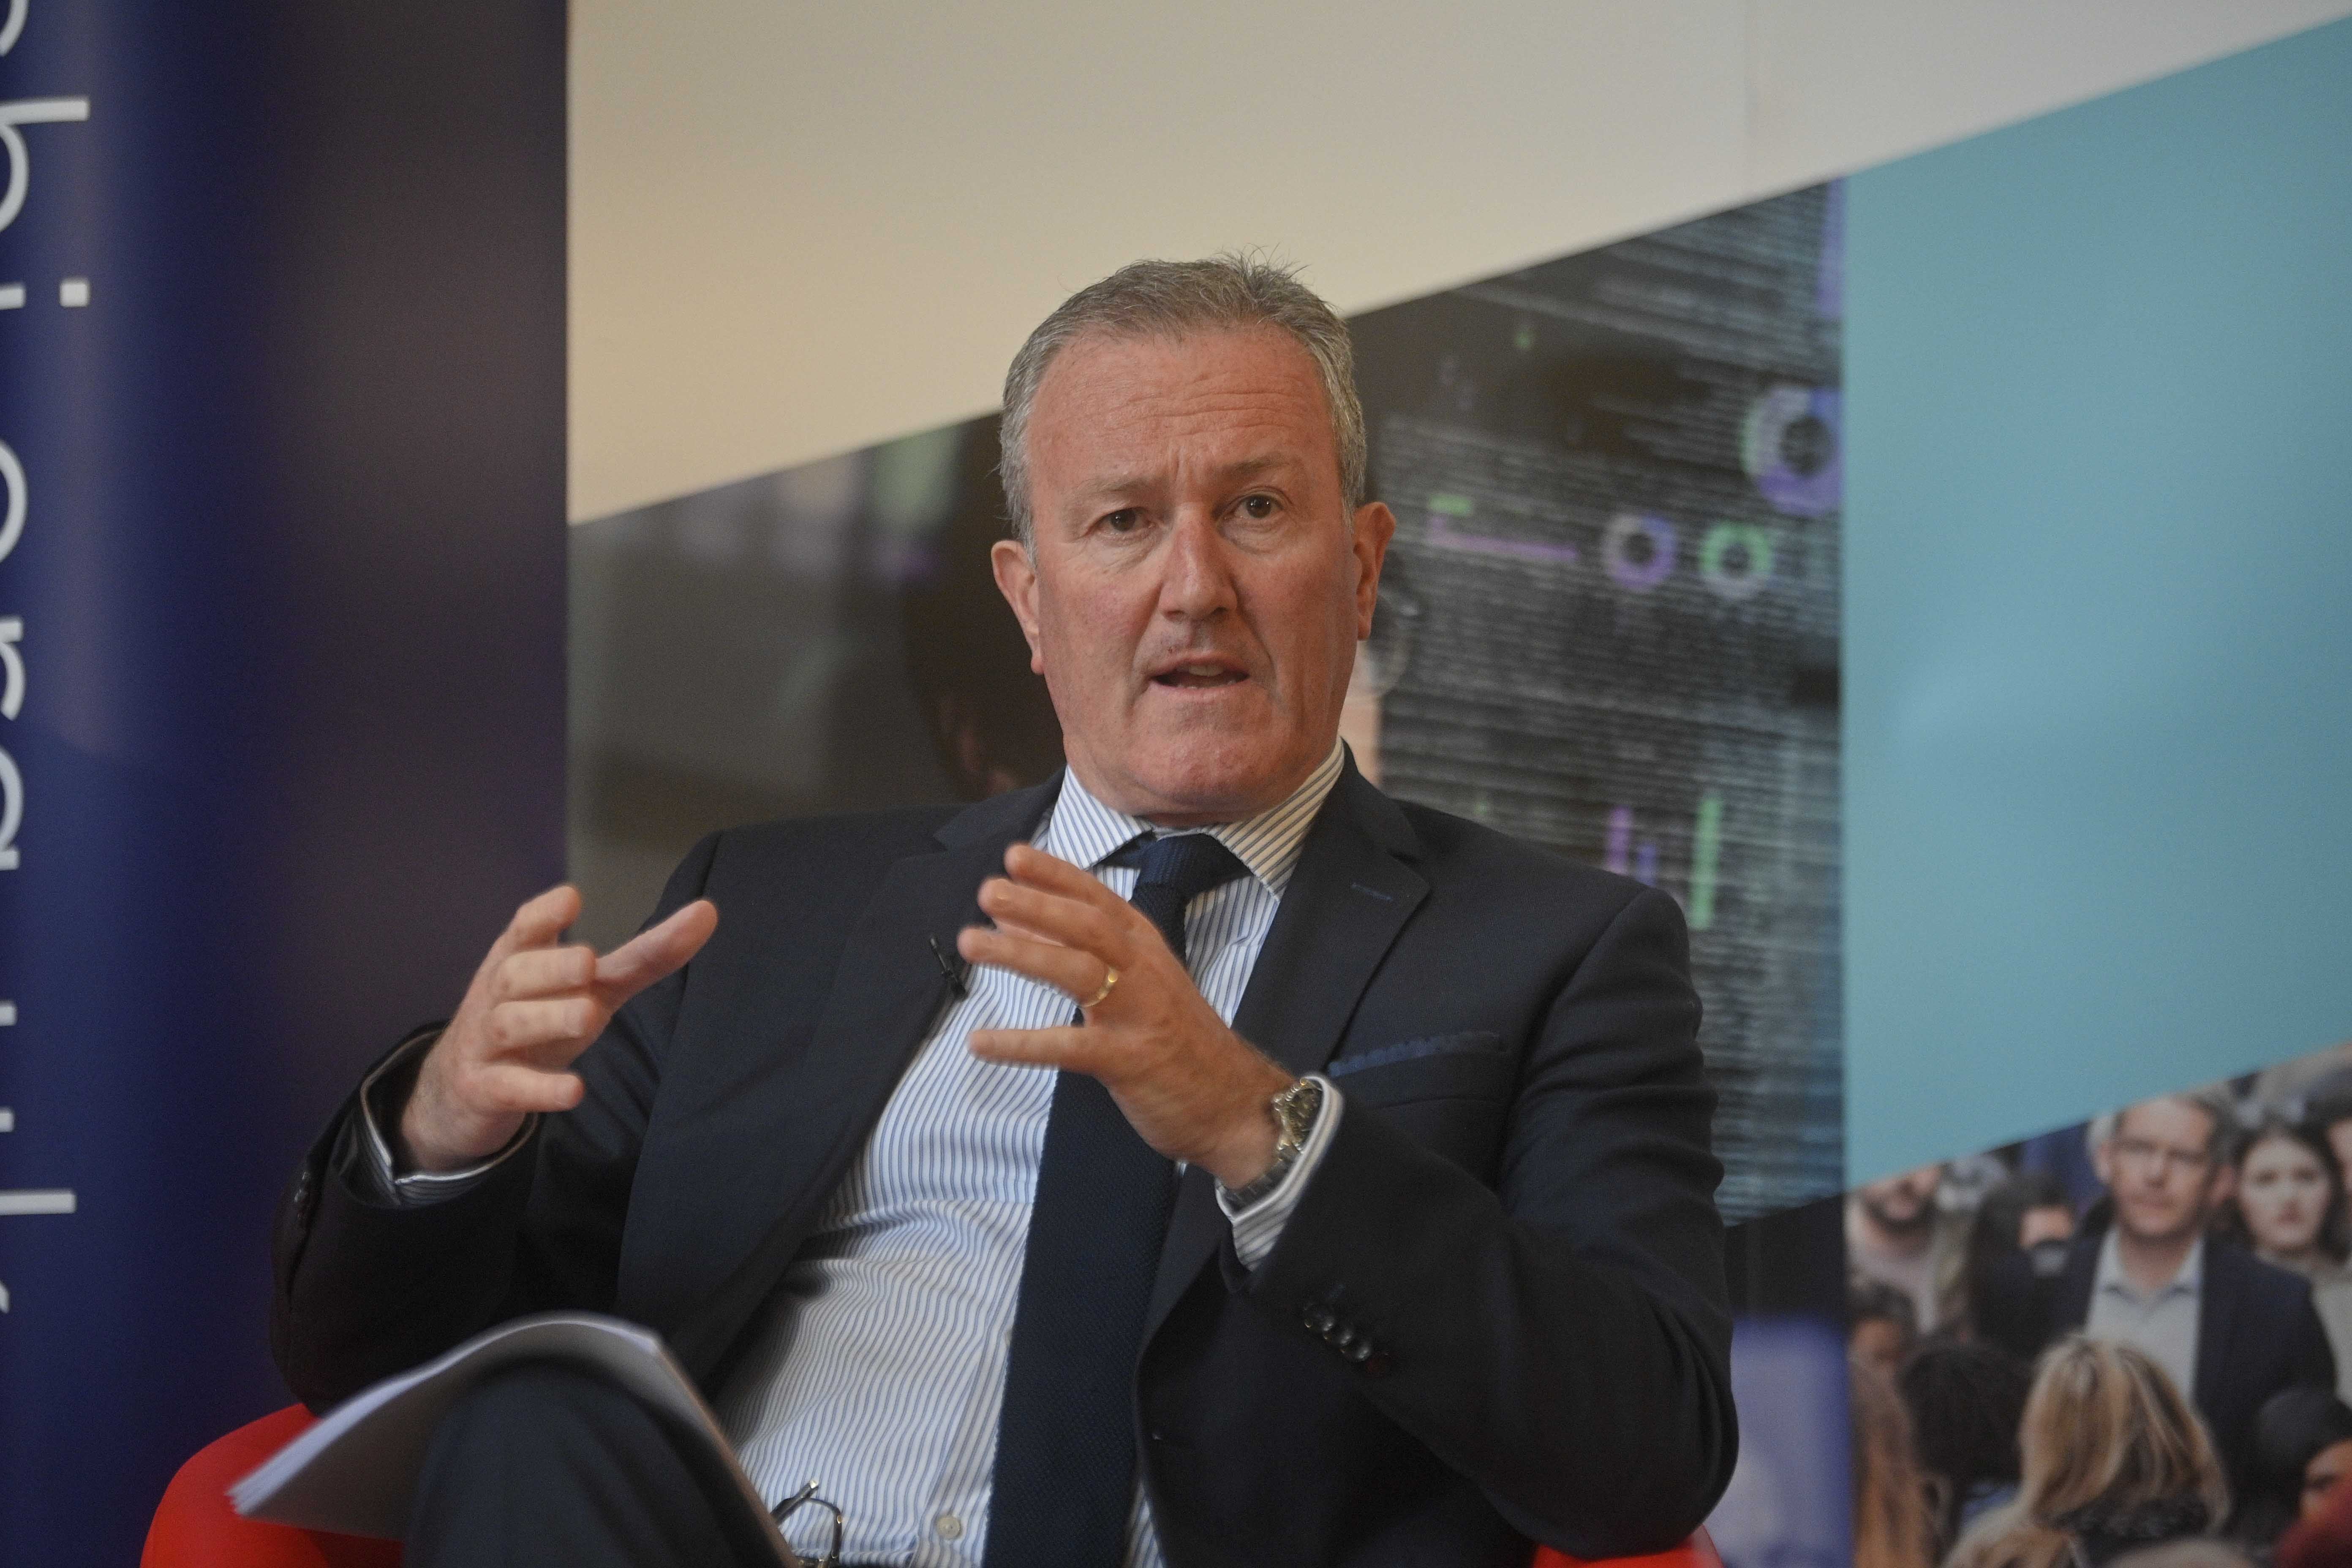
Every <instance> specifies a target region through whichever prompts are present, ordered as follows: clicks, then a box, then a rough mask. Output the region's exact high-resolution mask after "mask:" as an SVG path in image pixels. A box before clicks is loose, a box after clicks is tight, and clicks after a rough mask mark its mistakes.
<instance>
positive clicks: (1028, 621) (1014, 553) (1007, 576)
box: [988, 539, 1045, 675]
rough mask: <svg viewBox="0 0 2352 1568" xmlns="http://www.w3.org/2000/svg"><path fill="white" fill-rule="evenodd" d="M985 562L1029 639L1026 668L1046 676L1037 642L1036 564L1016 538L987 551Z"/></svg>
mask: <svg viewBox="0 0 2352 1568" xmlns="http://www.w3.org/2000/svg"><path fill="white" fill-rule="evenodd" d="M988 563H989V566H990V567H991V568H992V570H993V571H994V572H995V574H996V591H997V592H998V593H1000V594H1002V595H1004V602H1005V603H1006V604H1008V605H1012V606H1013V619H1014V620H1016V621H1019V622H1020V623H1021V635H1022V636H1023V637H1027V638H1028V639H1029V668H1031V669H1034V670H1035V671H1036V672H1037V673H1038V674H1039V675H1043V674H1045V653H1044V651H1043V649H1042V648H1041V647H1039V646H1038V642H1037V563H1035V562H1034V561H1032V560H1030V559H1029V552H1027V551H1026V550H1024V549H1023V548H1022V547H1021V542H1020V541H1019V540H1016V539H1000V540H998V541H997V542H995V544H994V545H992V546H991V547H990V549H989V552H988Z"/></svg>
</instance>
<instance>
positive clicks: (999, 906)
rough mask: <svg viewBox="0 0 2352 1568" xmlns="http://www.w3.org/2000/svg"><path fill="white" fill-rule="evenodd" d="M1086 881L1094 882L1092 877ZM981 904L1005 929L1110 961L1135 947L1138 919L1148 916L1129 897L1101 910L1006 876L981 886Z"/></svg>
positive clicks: (1119, 958) (1118, 959)
mask: <svg viewBox="0 0 2352 1568" xmlns="http://www.w3.org/2000/svg"><path fill="white" fill-rule="evenodd" d="M1087 882H1088V883H1089V884H1094V879H1093V878H1091V877H1088V878H1087ZM980 908H981V912H982V914H985V915H986V916H988V917H989V919H991V920H992V921H995V922H996V924H997V927H998V929H1000V930H1010V931H1018V932H1020V933H1022V934H1024V935H1026V936H1032V937H1038V938H1043V939H1045V940H1046V941H1049V942H1060V943H1061V944H1062V945H1063V946H1065V947H1075V948H1081V949H1083V950H1085V951H1086V952H1091V953H1093V954H1095V955H1096V956H1097V957H1098V958H1100V959H1102V960H1103V962H1105V963H1118V962H1119V961H1120V960H1121V959H1122V958H1126V957H1129V956H1130V955H1131V954H1132V953H1133V952H1134V950H1135V942H1136V939H1137V937H1138V936H1139V931H1137V929H1136V922H1139V921H1142V920H1143V917H1142V916H1141V915H1140V914H1139V913H1138V912H1137V911H1136V910H1135V907H1134V906H1133V905H1132V904H1129V903H1128V902H1127V900H1124V899H1121V900H1118V902H1117V907H1116V908H1114V909H1100V908H1097V907H1096V906H1095V905H1093V904H1088V903H1082V902H1080V901H1079V900H1076V899H1073V898H1069V897H1066V896H1065V895H1063V894H1061V893H1053V892H1045V891H1041V890H1040V889H1035V888H1024V887H1023V886H1021V885H1020V884H1019V883H1016V882H1012V881H1008V880H1006V879H1003V878H1002V877H999V878H992V879H990V880H988V881H985V882H982V884H981V885H980Z"/></svg>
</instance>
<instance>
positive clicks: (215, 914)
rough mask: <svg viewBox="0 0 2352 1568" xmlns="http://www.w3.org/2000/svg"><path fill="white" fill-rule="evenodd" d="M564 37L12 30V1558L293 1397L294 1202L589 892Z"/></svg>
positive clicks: (6, 1410)
mask: <svg viewBox="0 0 2352 1568" xmlns="http://www.w3.org/2000/svg"><path fill="white" fill-rule="evenodd" d="M563 67H564V16H563V9H562V5H560V4H554V3H544V0H543V3H539V4H528V5H503V6H492V7H474V6H468V5H457V4H425V5H404V6H399V7H385V6H366V5H357V4H311V5H264V4H222V5H205V6H169V5H152V4H151V5H135V4H110V3H105V0H82V3H79V4H68V3H65V0H0V153H5V159H6V170H5V174H6V184H5V187H0V487H5V496H0V500H5V510H4V511H0V1107H5V1109H0V1288H5V1296H0V1309H5V1310H0V1521H5V1533H0V1542H5V1544H0V1559H5V1562H7V1563H45V1564H47V1563H127V1562H131V1561H132V1560H134V1559H135V1557H136V1555H137V1552H138V1550H139V1542H140V1539H141V1536H142V1532H143V1531H144V1529H145V1524H146V1520H147V1517H148V1515H149V1513H150V1512H151V1511H152V1508H153V1506H154V1502H155V1500H156V1498H157V1496H158V1495H159V1494H160V1493H161V1491H162V1489H163V1485H164V1483H165V1481H166V1480H167V1479H169V1477H170V1475H171V1473H172V1471H173V1468H175V1467H176V1466H177V1465H178V1464H179V1463H180V1462H181V1461H182V1460H183V1459H184V1458H186V1457H187V1456H188V1455H189V1454H190V1453H191V1452H193V1451H194V1449H196V1448H197V1447H201V1446H202V1445H203V1444H204V1443H205V1442H206V1441H208V1440H209V1439H210V1438H212V1437H213V1436H217V1435H219V1434H220V1433H221V1432H223V1431H225V1430H226V1429H227V1428H229V1427H231V1426H236V1425H237V1424H239V1423H241V1422H243V1421H246V1420H249V1419H251V1418H253V1417H255V1416H257V1415H262V1414H263V1413H265V1412H267V1411H268V1410H270V1409H272V1408H275V1407H276V1406H278V1405H283V1404H285V1403H287V1402H288V1395H287V1394H286V1393H285V1391H284V1389H283V1387H282V1385H281V1384H279V1383H278V1379H277V1376H276V1373H274V1371H273V1370H272V1369H271V1366H270V1363H269V1359H268V1347H267V1343H266V1337H267V1304H268V1244H269V1215H270V1212H271V1209H272V1206H273V1205H274V1202H275V1200H276V1196H277V1194H278V1189H279V1187H280V1186H281V1184H283V1183H284V1182H285V1180H286V1179H287V1178H288V1176H289V1173H290V1172H291V1170H292V1167H293V1163H294V1162H295V1160H296V1158H297V1156H298V1154H299V1152H300V1150H301V1148H302V1147H303V1145H304V1144H305V1143H306V1142H308V1140H309V1139H310V1136H312V1135H313V1133H314V1131H315V1130H316V1128H317V1127H318V1126H319V1125H320V1122H321V1121H323V1119H324V1117H325V1116H326V1114H327V1113H328V1111H329V1110H331V1107H332V1105H333V1103H334V1102H335V1100H337V1099H338V1098H339V1097H340V1096H341V1094H342V1093H343V1092H345V1091H346V1089H348V1086H349V1084H350V1083H351V1081H352V1079H353V1078H354V1076H355V1074H356V1072H357V1071H358V1069H359V1068H360V1067H361V1066H362V1063H363V1062H364V1061H365V1060H366V1059H367V1058H370V1057H371V1056H372V1055H373V1054H374V1053H375V1052H377V1051H378V1050H380V1049H381V1048H382V1047H383V1046H384V1045H386V1044H387V1043H389V1041H390V1040H391V1039H392V1038H393V1037H394V1036H395V1035H396V1034H398V1033H399V1032H400V1031H401V1030H402V1029H403V1028H404V1027H405V1026H407V1025H409V1024H411V1023H413V1022H415V1021H417V1020H419V1019H421V1018H425V1017H430V1016H435V1015H436V1014H437V1013H440V1012H444V1011H446V1009H447V1008H448V1007H449V1006H450V1005H453V1004H454V1001H455V998H456V997H457V994H458V993H459V991H460V990H461V988H462V986H463V983H464V981H465V978H466V976H467V974H468V973H470V971H471V968H472V966H473V964H474V963H476V962H477V961H478V955H479V952H480V951H481V950H482V948H483V946H484V944H485V943H486V942H488V940H489V938H490V937H491V936H492V935H493V934H494V933H495V932H496V931H497V930H498V929H499V926H500V925H501V924H502V922H503V921H504V919H505V916H506V914H507V912H508V910H509V909H510V908H511V906H512V905H513V904H514V903H515V902H516V901H517V900H520V899H521V898H523V897H525V896H527V895H528V894H529V893H530V892H531V891H532V890H534V889H537V888H540V887H543V886H545V885H547V884H549V883H551V882H553V881H555V880H556V879H558V878H559V877H560V876H561V874H562V805H563V795H562V790H563V782H562V781H563V679H564V677H563V602H562V595H563V551H564V526H563V485H564V448H563V375H564V364H563V330H564V279H563V244H564V212H563V190H564V161H563V160H564V140H563V138H564V121H563V110H564V80H563Z"/></svg>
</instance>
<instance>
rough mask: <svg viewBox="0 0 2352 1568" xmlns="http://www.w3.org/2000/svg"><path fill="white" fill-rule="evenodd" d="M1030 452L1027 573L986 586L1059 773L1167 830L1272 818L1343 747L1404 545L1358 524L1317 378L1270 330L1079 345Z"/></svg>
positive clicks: (1103, 338)
mask: <svg viewBox="0 0 2352 1568" xmlns="http://www.w3.org/2000/svg"><path fill="white" fill-rule="evenodd" d="M1028 441H1029V450H1028V459H1029V489H1030V496H1029V500H1030V510H1031V514H1032V516H1033V517H1034V520H1035V534H1036V537H1035V546H1034V555H1033V554H1032V553H1031V552H1024V550H1023V549H1022V548H1021V547H1020V546H1019V545H1018V544H1015V543H1013V542H1011V541H1005V542H1000V543H999V544H998V545H997V546H996V554H995V565H996V581H997V585H998V587H1000V588H1001V589H1003V593H1004V596H1005V598H1006V600H1008V601H1009V602H1010V603H1011V604H1012V605H1013V613H1014V614H1015V615H1016V616H1019V617H1020V619H1021V628H1022V630H1023V631H1024V633H1025V634H1026V635H1027V637H1028V638H1029V650H1030V662H1031V665H1032V668H1035V669H1036V670H1037V671H1038V673H1040V674H1042V675H1043V676H1045V684H1046V687H1047V689H1049V690H1050V691H1051V692H1052V694H1053V699H1054V710H1055V713H1056V714H1058V715H1059V716H1060V718H1061V721H1062V730H1063V745H1064V748H1065V750H1066V752H1067V753H1068V756H1069V759H1070V763H1071V765H1072V766H1073V767H1074V768H1076V771H1077V773H1078V774H1079V776H1080V777H1081V778H1083V779H1084V780H1085V781H1086V783H1087V787H1088V788H1090V789H1092V790H1094V791H1095V792H1096V793H1097V795H1100V796H1101V797H1102V798H1103V800H1104V801H1105V802H1106V803H1107V804H1108V805H1114V806H1117V807H1118V808H1120V809H1122V810H1124V811H1128V812H1129V813H1132V814H1133V815H1135V816H1145V817H1150V818H1151V819H1153V820H1154V821H1158V822H1160V823H1162V824H1164V825H1167V826H1187V825H1191V824H1197V823H1202V822H1218V821H1229V820H1231V819H1233V818H1234V817H1238V816H1247V815H1248V814H1250V813H1251V812H1254V811H1258V810H1262V809H1264V808H1265V807H1266V806H1269V805H1275V804H1276V803H1277V802H1279V801H1280V800H1281V799H1282V798H1283V797H1284V796H1285V795H1287V794H1289V793H1290V791H1291V790H1292V789H1294V788H1296V787H1297V785H1298V784H1299V783H1301V782H1302V781H1303V780H1304V779H1305V778H1306V776H1307V773H1310V772H1312V771H1313V770H1314V767H1315V765H1316V764H1317V763H1319V762H1321V761H1322V760H1323V757H1324V754H1325V753H1326V752H1328V751H1329V750H1330V746H1331V741H1332V737H1333V736H1334V735H1336V734H1337V733H1338V732H1339V709H1340V705H1341V704H1342V703H1343V702H1344V701H1345V700H1346V697H1347V691H1348V675H1349V670H1350V669H1351V668H1353V666H1354V661H1355V652H1356V644H1357V642H1358V641H1359V640H1360V639H1361V638H1362V637H1366V636H1369V635H1370V631H1371V623H1372V603H1373V599H1374V596H1375V595H1376V593H1377V590H1378V587H1379V583H1380V572H1381V558H1382V557H1383V556H1384V555H1385V553H1386V552H1387V549H1388V542H1389V536H1390V534H1391V532H1392V531H1394V529H1395V526H1396V520H1395V519H1394V518H1393V517H1391V515H1390V514H1389V510H1388V508H1386V507H1384V506H1381V505H1379V504H1378V503H1374V504H1371V505H1368V506H1365V507H1362V508H1360V509H1358V510H1357V512H1356V514H1355V516H1354V517H1353V519H1352V520H1351V519H1350V518H1349V513H1348V509H1347V504H1346V498H1345V496H1344V495H1343V493H1342V491H1341V489H1340V480H1339V451H1338V447H1337V441H1336V437H1334V435H1333V433H1332V428H1331V416H1330V411H1329V409H1328V407H1327V406H1326V405H1325V403H1324V400H1323V389H1322V384H1321V383H1320V382H1319V381H1318V379H1317V376H1316V374H1315V365H1314V362H1313V360H1311V359H1310V358H1309V357H1308V356H1307V351H1306V350H1305V349H1303V348H1301V347H1299V346H1298V344H1297V342H1294V341H1292V339H1291V338H1290V337H1289V336H1288V335H1287V334H1286V333H1284V332H1281V331H1276V330H1274V329H1271V328H1266V329H1252V330H1245V331H1210V332H1202V333H1196V334H1192V335H1191V336H1187V337H1183V338H1177V339H1166V338H1124V337H1110V336H1107V335H1100V334H1097V335H1095V336H1091V337H1084V338H1080V339H1079V340H1078V341H1077V342H1073V343H1071V344H1069V345H1068V346H1067V347H1066V348H1065V349H1063V350H1062V352H1061V353H1060V354H1059V355H1057V356H1056V357H1055V360H1054V362H1053V364H1052V366H1051V367H1050V368H1049V369H1048V370H1047V371H1046V373H1045V381H1044V383H1043V384H1042V385H1040V386H1039V388H1038V391H1037V398H1036V402H1035V403H1034V405H1033V406H1032V408H1031V412H1030V416H1029V430H1028ZM1351 521H1352V523H1353V526H1352V527H1350V523H1351Z"/></svg>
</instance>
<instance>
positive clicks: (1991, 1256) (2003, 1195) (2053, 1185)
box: [1960, 1171, 2075, 1334]
mask: <svg viewBox="0 0 2352 1568" xmlns="http://www.w3.org/2000/svg"><path fill="white" fill-rule="evenodd" d="M2074 1228H2075V1226H2074V1205H2073V1203H2072V1202H2071V1201H2070V1200H2069V1199H2068V1197H2067V1195H2066V1189H2065V1188H2064V1187H2063V1186H2062V1185H2061V1184H2059V1181H2058V1178H2057V1177H2055V1176H2053V1175H2051V1174H2050V1173H2048V1172H2046V1171H2020V1172H2019V1173H2017V1174H2015V1175H2013V1176H2011V1177H2010V1178H2009V1179H2008V1180H2007V1181H2004V1182H2001V1183H2000V1184H1997V1185H1995V1186H1994V1187H1993V1188H1992V1189H1991V1190H1990V1191H1989V1192H1987V1193H1986V1194H1985V1195H1984V1197H1983V1199H1982V1201H1980V1202H1979V1204H1978V1205H1977V1212H1976V1217H1975V1218H1974V1219H1972V1220H1971V1221H1969V1240H1968V1255H1967V1258H1966V1260H1965V1261H1964V1262H1963V1263H1962V1265H1961V1268H1960V1300H1961V1301H1962V1303H1963V1304H1964V1307H1965V1309H1966V1311H1967V1315H1968V1327H1969V1332H1970V1333H1971V1334H1973V1333H1974V1332H1975V1329H1976V1324H1977V1321H1978V1319H1979V1316H1980V1315H1981V1310H1982V1308H1981V1299H1982V1297H1983V1295H1984V1289H1985V1280H1986V1279H1987V1278H1989V1277H1990V1274H1991V1273H1992V1271H1993V1268H1994V1266H1995V1265H1997V1264H1999V1263H2000V1261H2001V1260H2002V1259H2003V1258H2014V1257H2016V1256H2017V1255H2018V1254H2020V1253H2024V1254H2027V1255H2028V1256H2029V1257H2030V1258H2031V1259H2032V1268H2034V1269H2035V1271H2037V1272H2039V1273H2044V1274H2057V1273H2059V1272H2061V1271H2062V1270H2063V1269H2064V1268H2065V1267H2066V1244H2067V1243H2068V1242H2070V1241H2072V1240H2074Z"/></svg>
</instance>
